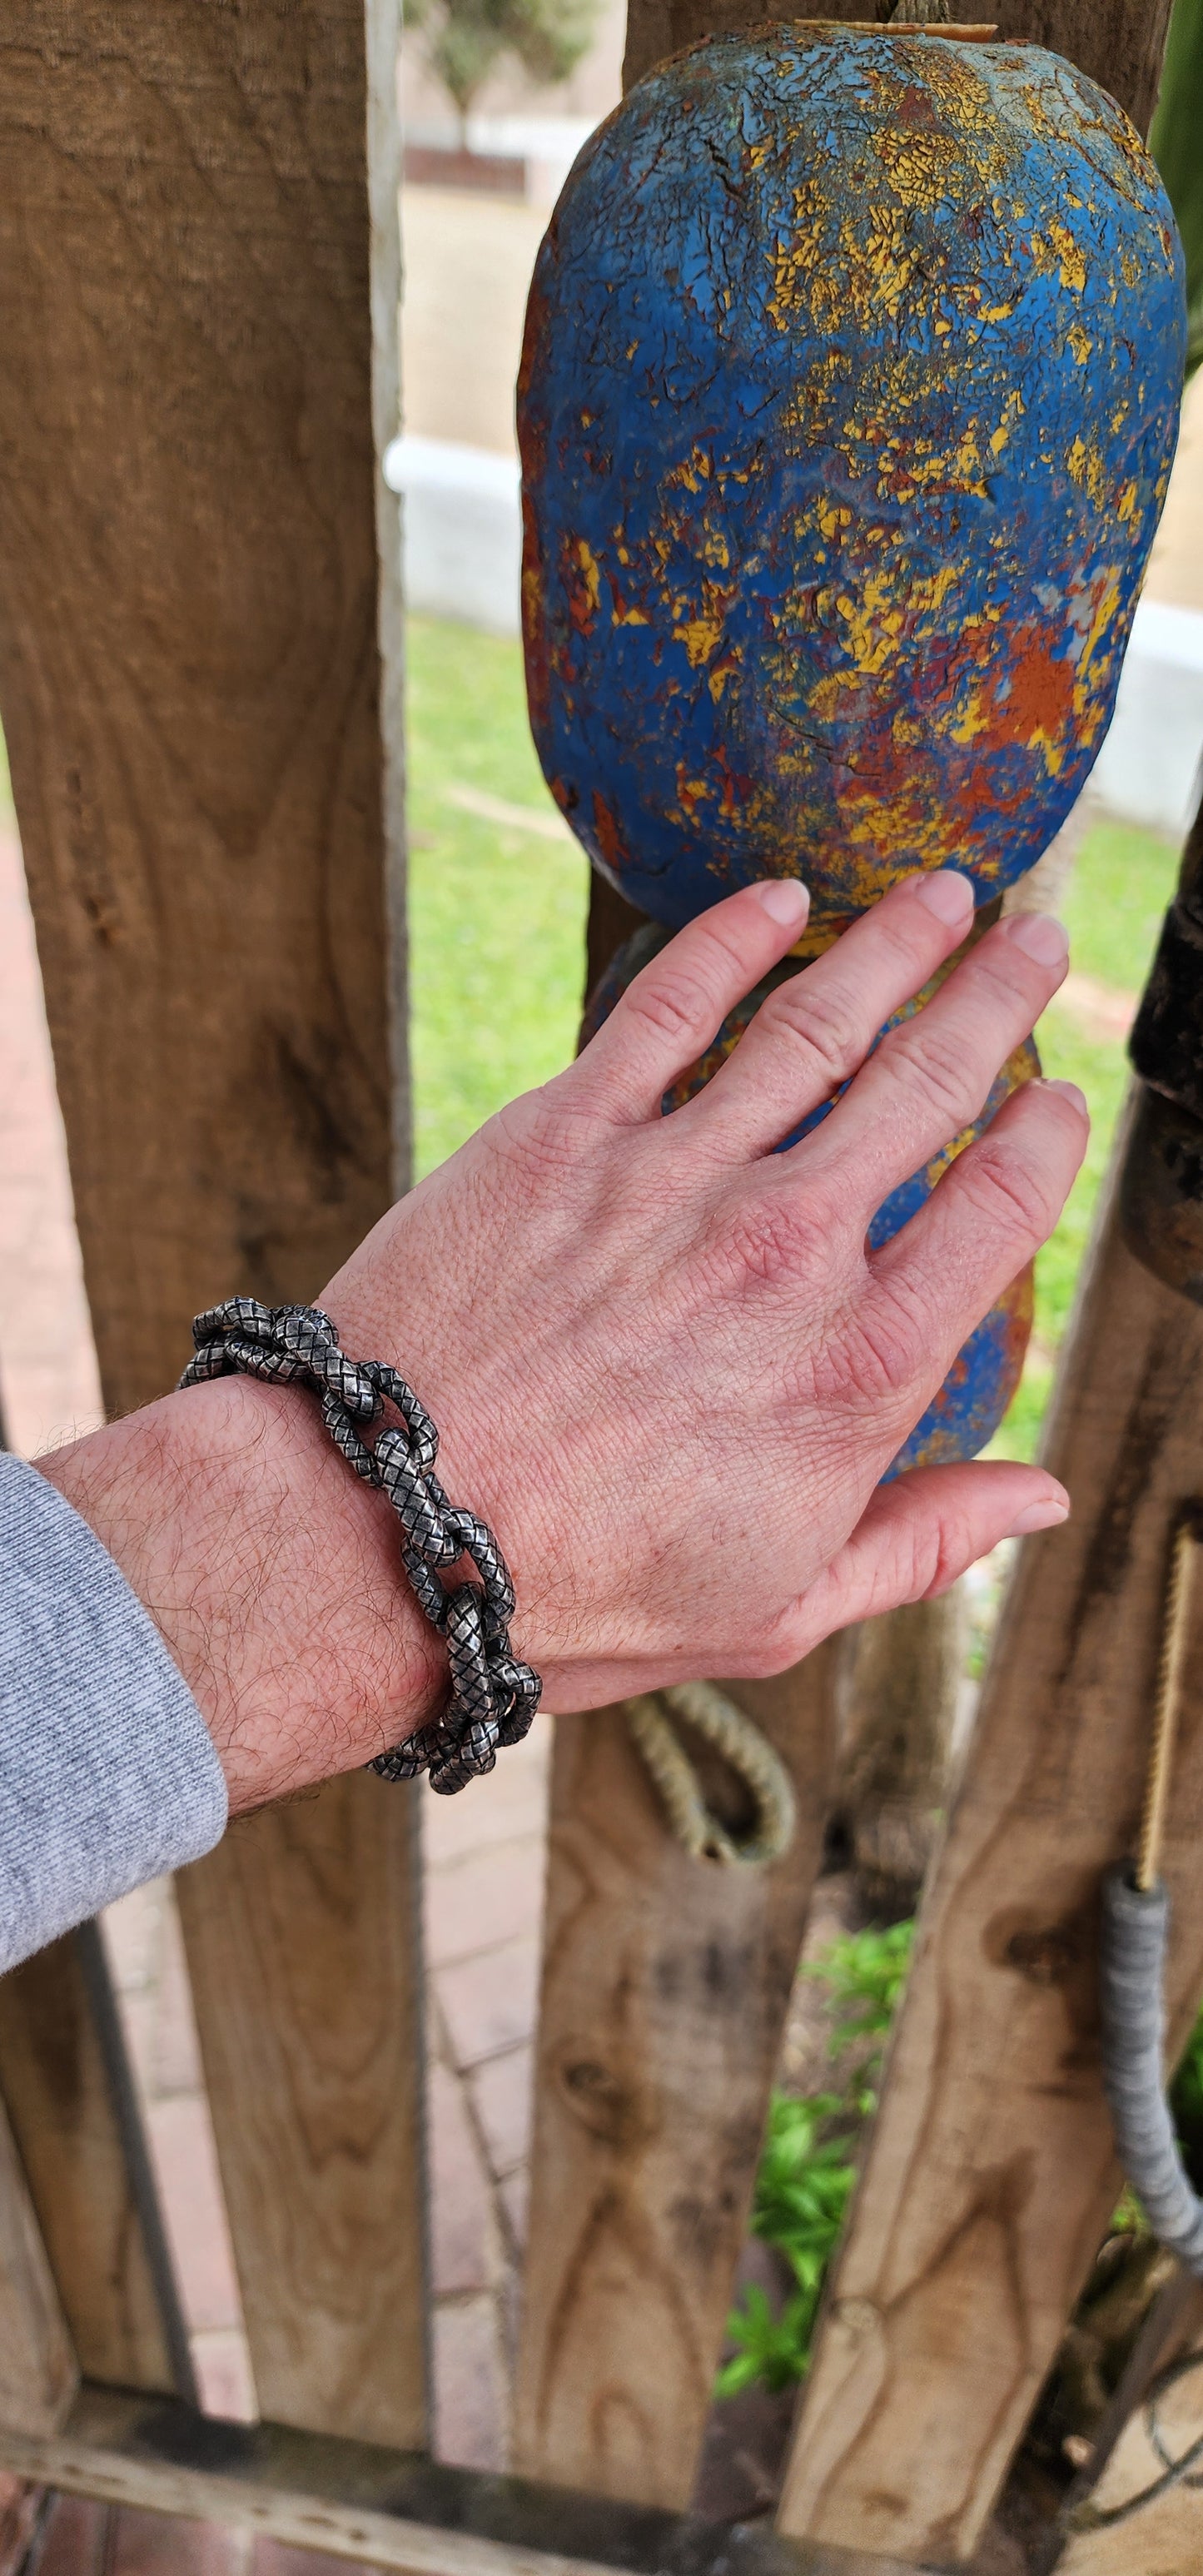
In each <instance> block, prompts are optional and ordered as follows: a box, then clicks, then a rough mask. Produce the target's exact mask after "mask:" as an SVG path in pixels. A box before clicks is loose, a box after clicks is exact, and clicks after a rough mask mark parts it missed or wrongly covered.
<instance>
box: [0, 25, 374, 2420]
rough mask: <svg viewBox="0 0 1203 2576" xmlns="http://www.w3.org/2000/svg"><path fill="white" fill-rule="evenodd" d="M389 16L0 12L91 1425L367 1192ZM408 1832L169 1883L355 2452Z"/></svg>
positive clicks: (284, 2338) (251, 2239)
mask: <svg viewBox="0 0 1203 2576" xmlns="http://www.w3.org/2000/svg"><path fill="white" fill-rule="evenodd" d="M394 25H395V13H394V12H393V11H392V10H391V9H390V7H389V6H388V5H386V0H372V6H371V9H370V12H369V14H368V17H367V19H366V21H365V10H364V0H255V5H254V6H253V7H243V6H232V7H224V6H215V5H201V6H197V7H192V8H187V9H180V8H179V7H178V6H177V5H175V0H12V5H11V6H9V7H7V8H6V9H5V11H4V13H3V18H2V20H0V142H2V145H3V158H4V167H5V187H4V190H3V192H2V195H0V339H2V341H3V345H4V350H5V363H4V367H3V369H2V370H0V561H2V562H3V565H4V581H3V584H2V585H0V709H2V712H3V719H4V726H5V731H6V735H7V737H8V742H9V748H10V753H11V762H12V774H13V786H14V794H15V800H16V805H17V812H18V819H19V822H20V827H21V837H22V844H23V848H24V852H25V858H26V865H27V870H28V874H29V881H30V891H31V897H32V901H33V909H34V915H35V922H36V926H37V933H38V946H39V953H40V956H41V962H42V970H43V977H44V981H45V987H46V999H47V1013H48V1018H49V1022H50V1028H51V1036H52V1039H53V1044H54V1052H55V1065H56V1073H57V1078H58V1084H59V1091H60V1097H61V1100H62V1105H63V1111H64V1117H65V1122H66V1128H67V1137H68V1147H69V1152H70V1160H71V1173H72V1183H73V1188H74V1195H75V1206H76V1213H77V1217H78V1222H79V1229H80V1237H81V1242H82V1247H83V1255H84V1266H85V1274H86V1279H87V1285H88V1292H89V1297H90V1301H91V1307H92V1317H93V1323H94V1327H95V1333H96V1342H97V1348H98V1353H99V1358H100V1365H101V1374H102V1380H103V1385H104V1392H105V1399H106V1403H107V1404H108V1406H109V1408H110V1409H111V1410H114V1411H120V1410H122V1409H125V1408H126V1407H128V1406H130V1405H133V1404H137V1403H140V1402H142V1401H144V1400H145V1399H146V1398H147V1397H150V1396H154V1395H157V1394H159V1393H161V1392H162V1391H163V1390H164V1389H165V1388H166V1387H168V1386H169V1385H170V1384H171V1383H172V1381H173V1380H174V1378H175V1376H176V1374H177V1373H178V1370H179V1368H180V1366H181V1364H182V1361H183V1359H184V1357H185V1356H186V1352H187V1348H188V1324H189V1319H190V1317H191V1315H192V1314H193V1313H194V1312H195V1311H196V1309H197V1308H198V1307H200V1306H202V1305H204V1304H206V1303H208V1302H209V1301H210V1300H211V1299H212V1298H214V1297H218V1296H224V1295H226V1294H228V1293H229V1292H230V1291H231V1290H233V1289H235V1288H246V1289H249V1290H251V1291H253V1292H256V1293H258V1294H259V1295H262V1296H266V1297H268V1298H278V1297H297V1296H300V1297H310V1296H312V1295H314V1294H315V1293H316V1292H317V1290H318V1289H319V1288H320V1287H321V1285H322V1283H323V1281H324V1280H325V1279H327V1278H328V1277H329V1276H330V1275H331V1274H332V1272H333V1271H334V1270H335V1268H337V1266H338V1265H339V1264H340V1262H341V1261H342V1260H343V1259H344V1258H345V1257H346V1254H347V1252H348V1251H349V1250H350V1248H351V1247H352V1245H353V1244H354V1243H355V1241H356V1240H357V1239H358V1238H359V1237H360V1236H361V1235H362V1233H363V1232H364V1231H365V1230H366V1229H367V1227H368V1226H370V1225H371V1224H372V1223H373V1222H374V1220H375V1219H376V1217H377V1216H378V1215H379V1214H380V1212H381V1210H382V1208H383V1207H384V1206H385V1205H386V1204H387V1202H388V1199H389V1196H390V1191H391V1187H392V1185H393V1182H394V1180H395V1179H396V1178H398V1177H403V1176H404V1170H403V1165H404V1134H405V1117H404V1099H403V1096H402V1095H403V1088H404V1031H403V1026H402V1025H401V1024H400V1009H399V997H400V988H401V983H402V979H403V965H404V960H403V949H402V944H401V941H400V939H399V937H398V936H396V933H397V931H398V929H399V925H400V920H401V907H402V904H403V877H402V874H401V850H400V774H399V745H398V731H399V722H400V713H399V690H400V670H399V655H400V631H399V630H400V615H399V604H398V597H397V583H398V579H399V573H398V566H397V561H396V517H395V509H394V505H393V503H392V500H391V497H390V496H388V495H387V494H386V493H385V491H384V487H383V484H382V482H381V480H380V477H379V473H378V465H377V453H376V451H377V446H378V444H379V441H380V440H381V439H382V438H383V437H384V436H386V435H387V434H389V433H391V430H392V428H393V427H394V426H395V412H396V400H395V354H394V355H393V356H392V357H390V353H389V345H388V343H389V333H390V330H391V329H392V326H393V321H394V319H395V309H396V280H397V268H398V254H397V245H396V197H395V175H396V137H395V103H394V94H393V87H392V61H391V46H392V34H391V32H390V30H391V28H392V27H393V26H394ZM369 116H370V121H371V138H372V146H373V156H374V157H373V163H372V167H371V170H370V171H369V166H368V150H367V146H368V131H369ZM373 313H374V314H375V318H376V338H377V346H376V348H375V350H374V348H373V330H372V322H373ZM374 400H375V406H376V418H377V433H376V436H374V434H373V401H374ZM378 546H379V548H380V549H381V553H380V555H379V556H378ZM385 657H387V659H386V658H385ZM390 926H391V928H392V930H393V933H394V937H393V941H392V948H391V953H390V943H389V932H390ZM390 995H391V997H392V1001H393V1013H392V1017H393V1022H394V1026H393V1031H392V1047H393V1070H392V1077H391V1078H390V1061H389V1058H390V1030H389V1021H390V1008H389V1005H390ZM394 1127H395V1129H396V1132H397V1135H398V1136H399V1138H400V1139H401V1152H400V1156H399V1158H398V1159H399V1161H400V1163H401V1166H402V1168H401V1171H400V1172H398V1168H397V1164H396V1163H394V1160H393V1141H392V1138H393V1130H394ZM410 1822H411V1815H410V1801H409V1800H408V1799H407V1797H406V1796H405V1795H404V1794H402V1795H401V1796H400V1797H398V1796H397V1794H396V1793H395V1792H384V1791H381V1789H380V1786H379V1784H377V1783H369V1782H367V1781H365V1780H358V1779H356V1780H349V1781H344V1782H340V1783H337V1784H336V1785H335V1786H334V1787H333V1788H332V1789H331V1790H329V1791H328V1792H326V1793H325V1794H324V1795H323V1796H322V1797H320V1798H317V1799H314V1800H311V1801H306V1802H305V1803H303V1804H301V1805H299V1806H297V1807H294V1808H291V1809H289V1810H287V1811H285V1812H284V1813H282V1814H280V1815H275V1814H269V1815H266V1816H262V1817H259V1818H256V1819H254V1820H252V1821H251V1822H249V1823H247V1824H246V1825H244V1826H242V1827H241V1828H240V1829H239V1832H238V1834H237V1835H236V1836H235V1837H234V1838H233V1839H232V1840H231V1843H230V1846H229V1849H228V1850H223V1851H221V1852H219V1853H218V1854H215V1855H214V1856H213V1858H212V1860H211V1861H210V1862H208V1863H206V1864H204V1865H203V1866H202V1867H200V1868H198V1870H197V1871H196V1872H195V1873H192V1874H190V1877H189V1880H188V1883H187V1886H186V1888H185V1891H184V1898H183V1912H184V1918H185V1924H186V1930H187V1935H188V1940H189V1950H190V1965H191V1969H192V1974H193V1979H194V1985H195V1989H196V2004H197V2016H198V2021H199V2024H200V2028H201V2032H202V2038H203V2041H204V2043H205V2045H206V2047H207V2052H208V2065H209V2069H210V2073H211V2080H212V2085H213V2104H214V2117H215V2128H216V2134H217V2142H218V2150H219V2156H220V2160H221V2166H222V2173H223V2178H224V2182H225V2187H226V2192H227V2196H228V2199H229V2203H230V2209H231V2215H232V2220H233V2230H234V2236H235V2250H236V2254H237V2257H238V2261H239V2265H240V2270H241V2273H242V2277H243V2280H244V2283H245V2284H246V2286H247V2293H248V2313H249V2315H250V2320H251V2327H252V2344H253V2348H254V2351H253V2357H254V2362H255V2367H256V2371H257V2374H258V2376H259V2380H260V2386H261V2391H262V2394H263V2396H264V2400H265V2402H266V2403H270V2404H271V2405H273V2406H274V2407H275V2408H276V2410H277V2411H278V2412H281V2413H291V2414H292V2415H293V2418H294V2420H295V2421H297V2422H298V2423H302V2424H305V2425H309V2426H315V2427H319V2428H324V2429H329V2430H338V2431H357V2432H358V2431H369V2432H371V2433H372V2434H373V2435H374V2437H375V2438H377V2439H381V2440H389V2441H397V2442H406V2441H412V2440H414V2439H417V2438H419V2436H420V2433H421V2430H422V2425H423V2418H424V2404H423V2385H424V2359H423V2343H424V2336H423V2319H422V2301H421V2296H420V2275H421V2252H420V2211H419V2190H418V2181H417V2177H418V2173H419V2148H418V2140H419V2132H420V2121H419V2117H418V2104H417V2095H416V2082H417V2079H416V2073H415V2063H416V2050H415V2048H414V2046H413V2032H414V2023H415V2016H416V2001H415V1980H416V1974H417V1971H416V1967H415V1964H414V1952H413V1947H412V1942H411V1924H412V1918H413V1912H414V1907H413V1872H412V1865H411V1860H410V1842H411V1835H410ZM206 1873H207V1875H206ZM230 1922H236V1923H237V1924H238V1926H239V1930H240V1936H241V1937H240V1939H239V1941H237V1942H235V1941H233V1940H231V1939H230V1937H229V1923H230ZM285 2214H286V2215H287V2219H288V2227H287V2231H285V2230H284V2227H283V2217H284V2215H285ZM273 2231H274V2232H273ZM285 2232H286V2233H287V2245H286V2247H285V2246H284V2245H283V2237H284V2234H285ZM263 2243H271V2244H272V2245H274V2246H275V2248H276V2251H277V2254H278V2255H279V2258H280V2260H279V2269H278V2273H277V2277H276V2280H275V2282H274V2283H273V2281H272V2280H271V2279H270V2278H269V2276H268V2270H267V2267H266V2266H265V2265H264V2264H263V2263H262V2261H261V2259H260V2255H261V2248H262V2245H263ZM386 2309H387V2311H388V2332H387V2345H388V2349H387V2353H386V2352H385V2351H384V2349H383V2346H384V2342H385V2340H386V2338H385V2331H384V2323H383V2319H384V2314H385V2310H386Z"/></svg>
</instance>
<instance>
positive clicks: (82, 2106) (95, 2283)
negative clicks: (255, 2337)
mask: <svg viewBox="0 0 1203 2576" xmlns="http://www.w3.org/2000/svg"><path fill="white" fill-rule="evenodd" d="M91 1939H92V1940H93V1942H94V1943H95V1944H96V1947H97V1949H99V1942H98V1939H97V1936H96V1934H95V1932H92V1933H91ZM102 1972H103V1963H102ZM0 2093H2V2094H3V2097H4V2101H5V2103H6V2105H7V2108H8V2115H9V2119H10V2121H11V2124H12V2129H13V2135H14V2138H15V2141H16V2145H17V2148H18V2150H19V2153H20V2156H21V2161H22V2164H23V2167H24V2170H25V2176H26V2180H27V2182H28V2186H29V2192H30V2197H31V2201H32V2204H33V2207H34V2210H35V2213H36V2216H37V2220H38V2224H39V2226H40V2228H41V2232H42V2237H43V2241H44V2243H45V2246H46V2252H47V2257H48V2260H49V2263H50V2268H51V2272H52V2274H53V2276H54V2280H55V2283H56V2286H57V2289H58V2295H59V2299H60V2301H61V2304H62V2307H63V2311H64V2315H65V2317H66V2319H67V2321H68V2325H69V2328H70V2333H71V2337H72V2340H73V2343H74V2346H75V2350H76V2352H77V2354H78V2356H79V2362H80V2367H81V2369H82V2370H84V2371H85V2372H86V2373H87V2374H88V2376H89V2377H90V2378H93V2379H99V2380H110V2381H112V2382H113V2383H115V2384H116V2385H117V2386H119V2387H124V2388H145V2389H164V2390H167V2389H176V2388H179V2387H180V2374H179V2369H178V2363H179V2360H180V2358H181V2353H180V2345H181V2343H182V2336H181V2335H180V2334H179V2332H178V2323H177V2319H176V2318H174V2317H173V2318H172V2319H171V2321H170V2323H167V2322H165V2319H164V2315H163V2309H162V2306H161V2300H160V2292H161V2288H162V2287H163V2277H162V2274H163V2266H164V2263H165V2252H164V2248H163V2246H162V2242H161V2237H160V2238H159V2240H158V2241H157V2242H156V2243H155V2244H154V2245H153V2248H150V2247H148V2244H147V2238H146V2233H145V2230H144V2219H143V2211H142V2209H141V2208H140V2206H139V2195H138V2193H137V2192H136V2190H135V2186H134V2181H133V2178H132V2176H131V2171H130V2166H129V2162H128V2160H127V2153H126V2139H125V2138H124V2137H123V2134H122V2122H121V2118H120V2115H119V2111H118V2106H117V2103H116V2101H115V2099H114V2088H113V2083H112V2080H111V2075H110V2071H109V2068H108V2067H107V2066H106V2063H105V2055H104V2050H103V2048H102V2044H101V2039H100V2035H99V2033H98V2030H97V2025H96V2019H95V2015H94V2012H93V2009H92V2004H91V2000H90V1997H89V1992H88V1986H87V1982H86V1979H85V1975H84V1963H83V1959H82V1957H81V1950H80V1944H79V1942H78V1940H77V1938H76V1936H75V1935H74V1934H68V1935H67V1936H66V1937H65V1938H64V1939H63V1940H61V1941H52V1942H51V1943H50V1945H49V1947H48V1948H47V1949H45V1950H40V1951H39V1952H38V1953H37V1956H36V1957H35V1958H32V1959H27V1960H26V1961H25V1962H24V1964H23V1966H21V1967H19V1968H13V1969H10V1971H9V1973H8V1975H7V1976H6V1977H2V1978H0ZM131 2105H132V2088H131V2090H130V2093H129V2094H127V2108H128V2107H130V2106H131ZM143 2171H144V2179H145V2180H148V2179H149V2176H148V2170H147V2169H146V2168H145V2167H144V2169H143ZM152 2223H153V2222H152ZM156 2267H157V2268H156ZM172 2325H177V2333H176V2337H175V2347H176V2348H175V2355H174V2357H173V2351H172V2342H171V2326H172ZM185 2367H186V2357H185ZM180 2393H181V2394H183V2395H188V2394H191V2393H192V2392H191V2388H190V2385H189V2384H187V2383H185V2385H184V2386H183V2387H182V2388H180Z"/></svg>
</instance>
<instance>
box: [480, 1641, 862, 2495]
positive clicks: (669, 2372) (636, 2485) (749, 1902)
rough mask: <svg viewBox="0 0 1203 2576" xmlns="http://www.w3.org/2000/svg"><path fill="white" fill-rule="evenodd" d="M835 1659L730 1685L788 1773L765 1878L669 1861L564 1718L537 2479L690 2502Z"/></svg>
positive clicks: (825, 1778)
mask: <svg viewBox="0 0 1203 2576" xmlns="http://www.w3.org/2000/svg"><path fill="white" fill-rule="evenodd" d="M833 1678H834V1677H833V1672H832V1655H831V1652H830V1651H829V1650H824V1651H822V1652H820V1653H819V1654H817V1655H814V1656H812V1657H811V1658H810V1660H809V1661H808V1662H807V1663H806V1664H805V1665H802V1666H800V1667H799V1669H798V1671H797V1672H795V1673H792V1674H788V1675H786V1677H785V1679H784V1680H783V1681H781V1682H761V1683H750V1682H742V1683H738V1684H735V1685H730V1684H727V1685H724V1687H725V1688H729V1689H730V1690H731V1691H732V1695H733V1696H734V1697H735V1698H737V1699H738V1700H739V1701H740V1702H741V1703H742V1705H743V1706H744V1707H745V1708H746V1710H747V1711H748V1714H749V1715H750V1716H754V1717H755V1718H756V1719H757V1721H758V1722H759V1723H760V1724H761V1725H762V1726H763V1727H764V1729H765V1732H766V1733H767V1734H768V1735H769V1736H770V1737H771V1739H772V1741H773V1742H774V1743H775V1744H776V1745H777V1746H778V1748H779V1750H780V1751H781V1752H782V1753H783V1755H784V1756H785V1758H786V1760H787V1761H788V1763H789V1766H790V1769H791V1771H792V1773H793V1777H794V1781H795V1785H796V1789H797V1795H798V1803H799V1817H798V1830H797V1837H796V1840H795V1843H794V1846H793V1848H792V1850H791V1851H790V1852H789V1853H788V1855H787V1856H786V1858H785V1859H784V1860H782V1861H780V1862H778V1863H777V1864H776V1865H775V1866H774V1867H773V1868H770V1869H764V1870H757V1869H722V1868H719V1867H718V1866H717V1865H715V1864H714V1863H710V1862H705V1861H701V1862H699V1861H696V1860H691V1859H690V1858H689V1857H688V1855H687V1854H686V1853H685V1852H684V1851H682V1849H681V1847H680V1845H679V1844H677V1843H676V1842H674V1841H673V1839H672V1837H671V1835H670V1833H669V1831H668V1828H667V1826H666V1824H665V1822H664V1818H663V1816H662V1814H661V1811H660V1808H659V1806H658V1804H657V1801H656V1797H655V1793H654V1791H653V1790H652V1788H651V1785H650V1782H649V1780H648V1777H647V1774H646V1772H645V1771H644V1769H643V1766H642V1763H641V1761H640V1759H639V1756H638V1754H637V1753H636V1752H635V1750H634V1748H633V1746H632V1744H631V1741H630V1738H629V1735H628V1732H627V1728H626V1723H625V1720H624V1718H623V1716H622V1713H621V1711H620V1710H616V1709H608V1710H605V1711H603V1712H601V1713H600V1714H597V1715H594V1716H591V1717H585V1718H562V1719H561V1720H560V1721H559V1725H558V1728H557V1737H556V1752H555V1767H554V1772H553V1780H552V1793H551V1822H550V1848H549V1860H548V1894H547V1924H546V1946H545V1955H544V1971H543V1989H542V1999H541V2005H540V2017H539V2038H538V2057H537V2072H536V2117H535V2134H534V2145H533V2150H532V2176H533V2190H532V2195H531V2215H530V2226H529V2235H528V2244H527V2257H526V2272H525V2282H524V2314H523V2324H522V2336H521V2346H520V2354H519V2369H518V2387H517V2407H516V2433H515V2447H516V2463H517V2465H518V2467H519V2468H521V2469H522V2470H524V2471H525V2472H526V2473H527V2474H528V2475H530V2476H532V2477H539V2478H544V2479H548V2480H550V2481H552V2482H554V2483H558V2484H563V2485H567V2486H578V2487H584V2488H588V2489H589V2490H590V2491H591V2492H592V2493H594V2494H599V2495H609V2496H623V2497H629V2498H631V2499H632V2500H634V2501H637V2502H642V2503H648V2504H661V2505H668V2506H679V2505H684V2504H685V2503H687V2502H688V2499H689V2494H690V2490H691V2487H692V2484H693V2478H694V2473H695V2468H696V2462H697V2455H698V2449H699V2445H700V2442H701V2437H702V2430H703V2426H704V2423H705V2418H706V2412H707V2409H708V2406H709V2404H710V2396H711V2390H712V2387H713V2381H714V2372H715V2366H716V2363H717V2360H718V2355H719V2351H720V2347H721V2343H722V2336H723V2325H724V2320H725V2318H726V2314H727V2310H728V2306H729V2304H730V2297H731V2283H732V2277H733V2274H734V2270H735V2264H736V2260H737V2258H738V2254H739V2250H740V2247H741V2245H742V2242H743V2238H744V2232H745V2228H746V2224H747V2216H748V2207H749V2202H750V2198H751V2191H752V2184H753V2180H754V2177H755V2171H756V2163H757V2158H758V2155H759V2151H760V2142H761V2137H762V2134H763V2128H764V2117H765V2108H766V2103H767V2098H768V2092H769V2086H770V2084H771V2081H772V2076H773V2070H774V2067H775V2064H776V2059H777V2053H778V2049H779V2046H780V2038H781V2029H782V2024H783V2021H784V2016H785V2008H786V2004H787V2001H788V1997H789V1991H790V1987H791V1984H792V1981H793V1977H794V1972H795V1968H796V1965H797V1958H798V1950H799V1947H800V1944H801V1938H802V1931H803V1927H804V1924H805V1919H806V1912H807V1907H808V1904H809V1899H810V1893H811V1888H812V1885H813V1880H814V1875H815V1871H816V1868H817V1866H818V1860H819V1855H820V1851H821V1847H822V1834H823V1823H824V1817H825V1814H826V1806H827V1793H828V1786H829V1780H830V1771H831V1760H832V1752H833V1705H834V1690H833Z"/></svg>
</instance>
